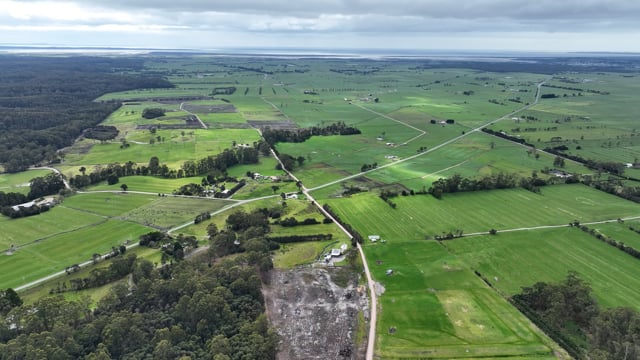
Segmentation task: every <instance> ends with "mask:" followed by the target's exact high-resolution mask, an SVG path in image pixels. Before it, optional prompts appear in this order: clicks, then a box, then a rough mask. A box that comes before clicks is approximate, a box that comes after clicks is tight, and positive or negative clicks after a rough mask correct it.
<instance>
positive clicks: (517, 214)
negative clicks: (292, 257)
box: [326, 185, 640, 359]
mask: <svg viewBox="0 0 640 360" xmlns="http://www.w3.org/2000/svg"><path fill="white" fill-rule="evenodd" d="M392 201H393V202H395V203H396V204H397V208H396V209H392V208H391V207H390V206H389V205H388V204H386V203H385V202H384V201H382V200H381V199H380V198H379V197H378V196H377V194H376V193H361V194H357V195H353V196H351V197H350V198H342V199H330V200H327V201H326V202H327V203H328V204H330V205H331V207H332V208H333V209H334V210H335V211H336V212H337V213H338V214H339V215H340V217H341V218H342V219H343V220H344V221H346V222H348V223H350V224H351V225H352V226H354V227H355V228H356V229H357V230H358V231H359V232H360V233H361V234H362V235H363V237H365V244H364V251H365V253H366V256H367V261H368V263H369V267H370V268H371V269H372V272H373V276H374V278H375V279H376V280H377V281H378V282H380V283H382V285H383V286H384V288H385V292H384V293H383V294H382V296H381V297H380V303H381V309H382V310H381V315H380V317H379V320H378V324H377V332H378V337H377V346H376V354H378V355H379V356H380V357H381V358H391V359H393V358H425V357H427V358H443V359H453V358H480V357H483V358H484V357H486V358H498V357H514V358H539V357H541V358H554V357H553V354H552V350H551V349H552V348H554V347H555V345H553V343H552V342H551V341H549V340H548V339H547V338H546V337H545V336H544V335H543V334H541V333H540V332H539V331H538V330H536V329H535V328H534V327H533V326H531V325H530V324H529V322H528V320H527V319H526V318H525V317H524V315H522V314H520V313H519V312H518V311H517V310H515V309H514V308H513V307H512V306H511V305H510V304H509V303H508V302H507V301H506V300H505V299H504V298H503V296H509V295H512V294H515V293H517V292H519V291H520V288H521V287H522V286H529V285H532V284H533V283H535V282H536V281H556V280H561V279H562V278H564V277H565V276H566V273H567V271H569V270H576V271H578V272H579V273H581V274H584V278H585V280H587V281H589V282H590V283H592V286H593V288H594V290H595V292H596V296H597V297H598V299H602V301H601V303H602V304H603V305H605V306H614V305H615V306H634V307H637V306H638V304H637V300H636V299H638V298H640V297H639V296H638V295H640V294H638V293H637V292H638V290H636V289H640V286H638V285H640V284H636V283H637V282H638V280H637V279H636V278H638V276H637V275H638V271H639V270H638V269H639V268H638V267H637V265H638V260H636V259H634V258H631V257H630V256H628V255H626V254H624V253H622V252H621V251H620V250H618V249H616V248H613V247H611V246H609V245H606V244H604V243H602V242H600V241H598V240H596V239H595V238H592V237H590V236H589V235H587V234H584V233H582V232H581V231H580V230H578V229H576V228H570V227H568V226H567V227H563V228H560V229H557V230H545V231H546V232H544V231H543V230H530V231H527V230H521V231H514V232H510V233H506V232H505V233H500V229H520V228H528V227H536V226H545V225H561V226H564V225H565V224H568V223H569V222H571V221H574V220H579V221H581V222H587V221H597V220H604V219H616V218H619V217H627V216H637V215H638V213H637V212H638V210H639V209H638V207H637V204H635V203H633V202H630V201H626V200H622V199H620V198H618V197H615V196H611V195H608V194H605V193H603V192H600V191H597V190H594V189H591V188H589V187H586V186H583V185H557V186H548V187H544V188H542V192H541V194H534V193H531V192H528V191H526V190H523V189H508V190H494V191H485V192H472V193H457V194H445V195H444V196H443V198H442V200H437V199H434V198H433V197H431V196H425V195H421V196H407V197H402V196H399V197H396V198H393V199H392ZM490 228H496V229H498V235H495V236H490V235H485V236H471V237H463V238H460V239H455V240H451V241H445V242H442V244H440V243H438V242H436V241H434V240H425V239H426V238H428V237H430V238H432V237H433V236H434V235H440V234H442V233H443V232H448V231H452V232H455V230H456V229H462V230H463V231H464V233H472V232H476V231H484V232H486V231H488V230H489V229H490ZM554 231H558V232H557V233H555V232H554ZM373 234H376V235H381V236H382V238H383V239H384V240H386V242H385V243H382V242H377V243H371V242H370V241H369V240H367V239H366V236H367V235H373ZM503 239H504V241H503ZM510 239H513V240H510ZM387 270H393V274H392V275H390V276H389V275H386V271H387ZM473 270H477V271H479V272H480V273H482V274H483V275H484V276H485V277H486V278H488V279H490V280H493V281H494V282H495V284H494V285H495V288H496V289H497V290H498V291H496V290H493V289H491V288H490V287H488V286H487V285H486V284H485V283H484V282H483V281H482V280H481V279H480V278H479V277H477V276H476V275H474V273H473ZM495 278H497V279H498V280H497V281H496V280H494V279H495ZM613 278H616V279H613ZM596 283H597V284H598V285H595V284H596ZM467 351H468V352H467Z"/></svg>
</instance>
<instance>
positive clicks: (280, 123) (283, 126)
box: [247, 120, 298, 130]
mask: <svg viewBox="0 0 640 360" xmlns="http://www.w3.org/2000/svg"><path fill="white" fill-rule="evenodd" d="M247 122H248V123H249V124H250V125H251V126H253V127H254V128H256V129H260V130H264V129H265V128H267V127H269V128H271V129H273V130H293V129H297V128H298V124H296V123H295V122H293V121H291V120H247Z"/></svg>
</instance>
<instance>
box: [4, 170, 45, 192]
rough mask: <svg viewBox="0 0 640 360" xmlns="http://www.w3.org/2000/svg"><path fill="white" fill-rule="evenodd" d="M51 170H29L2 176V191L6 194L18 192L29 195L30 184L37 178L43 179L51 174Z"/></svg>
mask: <svg viewBox="0 0 640 360" xmlns="http://www.w3.org/2000/svg"><path fill="white" fill-rule="evenodd" d="M50 172H51V171H50V170H29V171H23V172H19V173H16V174H0V191H2V192H5V193H10V192H17V193H21V194H25V195H26V194H28V193H29V190H30V189H29V182H30V181H31V179H33V178H36V177H42V176H45V175H47V174H48V173H50Z"/></svg>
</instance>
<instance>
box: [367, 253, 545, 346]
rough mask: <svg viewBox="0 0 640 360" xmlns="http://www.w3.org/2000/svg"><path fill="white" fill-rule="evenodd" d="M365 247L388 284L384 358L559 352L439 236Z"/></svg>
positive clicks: (381, 330)
mask: <svg viewBox="0 0 640 360" xmlns="http://www.w3.org/2000/svg"><path fill="white" fill-rule="evenodd" d="M365 252H366V254H367V258H368V262H369V267H370V269H371V271H372V273H373V277H374V278H375V279H376V280H377V281H379V282H380V283H381V284H382V285H383V287H384V289H385V290H384V293H383V294H382V295H381V296H380V298H379V301H380V304H381V312H379V315H378V323H377V336H376V355H377V356H380V357H381V358H385V359H387V358H389V359H395V358H402V359H408V358H424V357H425V356H426V357H428V358H440V359H453V358H485V357H487V358H498V357H514V358H542V359H552V358H554V357H553V354H552V348H553V345H552V343H551V341H550V340H549V339H548V338H547V337H546V336H545V335H544V334H542V333H540V332H539V331H538V330H536V329H535V327H534V326H533V325H532V324H531V323H530V322H529V321H528V320H527V319H526V317H525V316H524V315H522V314H521V313H519V312H518V311H517V310H516V309H515V308H513V307H512V306H511V305H510V304H509V303H508V302H507V301H506V300H504V299H502V298H501V297H500V296H499V295H498V294H496V293H495V292H494V291H493V290H491V289H490V288H489V287H487V286H486V285H485V284H484V283H483V282H482V280H480V279H479V278H478V277H476V276H475V275H474V274H473V273H472V272H471V271H470V270H469V269H467V268H465V266H464V264H463V263H461V262H460V261H459V260H458V259H457V258H456V257H455V256H453V255H451V254H449V253H448V252H447V251H446V249H445V248H444V247H442V246H441V245H439V244H438V243H437V242H435V241H421V242H411V243H399V244H398V243H395V244H394V243H391V242H388V243H386V244H382V243H378V244H373V245H367V246H365ZM389 269H391V270H393V274H392V275H390V276H389V275H386V271H387V270H389Z"/></svg>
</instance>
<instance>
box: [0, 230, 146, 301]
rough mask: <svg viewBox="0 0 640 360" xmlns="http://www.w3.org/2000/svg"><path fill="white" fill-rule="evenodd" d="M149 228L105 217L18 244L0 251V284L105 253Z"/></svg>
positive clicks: (18, 281)
mask: <svg viewBox="0 0 640 360" xmlns="http://www.w3.org/2000/svg"><path fill="white" fill-rule="evenodd" d="M60 220H61V219H58V221H60ZM151 230H152V229H150V228H148V227H145V226H142V225H139V224H135V223H132V222H127V221H118V220H108V221H107V220H105V221H103V222H101V223H98V224H95V225H92V226H87V227H83V228H80V229H78V230H75V231H71V232H67V233H61V234H59V235H54V236H52V237H50V238H47V239H44V240H42V241H39V242H35V243H32V244H29V245H26V246H23V247H20V248H18V249H17V251H15V252H14V253H13V254H12V255H6V254H2V255H0V268H1V269H2V272H1V273H0V288H7V287H17V286H20V285H23V284H25V283H28V282H30V281H34V280H36V279H39V278H41V277H44V276H46V275H49V274H52V273H55V272H58V271H63V270H64V269H65V267H67V266H70V265H73V264H77V263H81V262H84V261H88V260H90V259H91V256H92V254H94V253H100V254H104V253H106V252H107V251H109V250H110V249H111V247H112V246H119V245H121V244H122V243H124V242H125V241H127V240H132V241H136V240H137V239H138V237H139V236H140V235H142V234H145V233H147V232H149V231H151Z"/></svg>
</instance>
